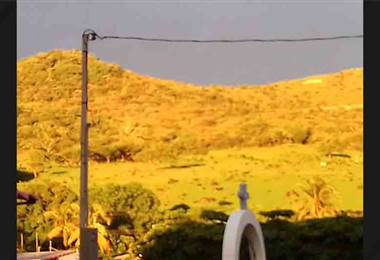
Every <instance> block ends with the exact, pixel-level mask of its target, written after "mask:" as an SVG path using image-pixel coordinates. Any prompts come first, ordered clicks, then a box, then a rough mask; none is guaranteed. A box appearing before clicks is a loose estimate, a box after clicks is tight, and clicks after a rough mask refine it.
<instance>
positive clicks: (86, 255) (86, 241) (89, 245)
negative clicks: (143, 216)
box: [79, 30, 98, 260]
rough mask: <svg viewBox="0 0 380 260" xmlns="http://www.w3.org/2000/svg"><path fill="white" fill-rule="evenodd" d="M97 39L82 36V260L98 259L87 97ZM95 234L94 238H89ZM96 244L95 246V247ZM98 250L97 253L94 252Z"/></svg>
mask: <svg viewBox="0 0 380 260" xmlns="http://www.w3.org/2000/svg"><path fill="white" fill-rule="evenodd" d="M95 39H96V33H95V32H94V31H92V30H85V31H84V32H83V34H82V111H81V135H80V139H81V141H80V144H81V167H80V223H79V225H80V248H79V258H80V259H81V260H93V259H97V253H98V252H97V244H96V243H97V241H96V240H95V241H94V239H90V238H91V237H94V236H95V237H96V229H95V230H94V229H89V228H88V192H87V186H88V123H87V111H88V96H87V79H88V76H87V60H88V42H89V41H92V40H95ZM94 232H95V234H94ZM89 234H93V236H89ZM94 243H95V245H94ZM95 250H96V252H94V251H95Z"/></svg>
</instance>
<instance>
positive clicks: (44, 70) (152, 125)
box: [17, 51, 363, 167]
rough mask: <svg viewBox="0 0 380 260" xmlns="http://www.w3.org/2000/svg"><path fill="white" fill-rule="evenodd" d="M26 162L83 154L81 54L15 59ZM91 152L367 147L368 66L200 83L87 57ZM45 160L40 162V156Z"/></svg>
mask: <svg viewBox="0 0 380 260" xmlns="http://www.w3.org/2000/svg"><path fill="white" fill-rule="evenodd" d="M17 76H18V77H17V137H18V143H17V148H18V150H17V151H18V163H19V165H20V166H23V167H26V165H36V164H37V165H38V164H39V163H41V162H51V161H55V162H59V163H65V164H76V163H78V161H79V150H80V145H79V133H80V103H81V102H80V101H81V56H80V52H77V51H51V52H48V53H41V54H38V55H36V56H34V57H31V58H27V59H24V60H22V61H20V62H19V63H18V65H17ZM89 99H90V100H89V109H90V112H89V121H90V123H91V128H90V137H89V138H90V141H89V143H90V151H91V158H92V159H93V160H97V161H105V160H108V161H112V160H154V159H162V158H173V157H175V156H177V155H180V154H186V153H204V152H207V151H209V150H213V149H220V148H229V147H250V146H273V145H279V144H283V143H303V144H305V145H317V146H318V147H319V149H320V151H321V152H324V153H325V152H338V151H343V150H347V149H349V150H361V149H362V141H363V130H362V127H363V113H362V112H363V111H362V108H363V71H362V69H352V70H346V71H342V72H340V73H335V74H329V75H320V76H314V77H310V78H306V79H298V80H292V81H286V82H278V83H274V84H270V85H265V86H240V87H234V88H227V87H223V86H205V87H201V86H195V85H191V84H185V83H179V82H175V81H168V80H160V79H156V78H152V77H146V76H142V75H138V74H136V73H133V72H131V71H125V70H123V69H122V68H120V66H118V65H113V64H106V63H103V62H102V61H100V60H98V59H96V58H95V57H94V56H90V57H89ZM37 162H38V163H37Z"/></svg>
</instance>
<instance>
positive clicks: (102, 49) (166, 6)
mask: <svg viewBox="0 0 380 260" xmlns="http://www.w3.org/2000/svg"><path fill="white" fill-rule="evenodd" d="M87 28H91V29H93V30H95V31H96V33H98V34H99V35H117V36H140V37H156V38H174V39H177V38H182V39H200V40H209V39H240V38H263V39H267V38H305V37H323V36H337V35H353V34H363V3H362V1H358V0H356V1H354V0H351V1H347V0H340V1H338V0H330V1H326V0H324V1H323V0H313V1H312V0H302V1H300V0H298V1H297V0H292V1H290V0H282V1H279V0H278V1H271V0H266V1H249V0H246V1H232V0H230V1H216V0H214V1H206V0H204V1H195V0H193V1H162V0H161V1H158V0H156V1H144V0H141V1H120V0H119V1H113V0H108V1H107V0H103V1H99V0H70V1H62V0H56V1H47V0H45V1H41V0H33V1H32V0H18V6H17V59H18V60H20V59H22V58H26V57H29V56H32V55H35V54H37V53H39V52H47V51H50V50H54V49H69V50H72V49H77V50H80V49H81V34H82V32H83V30H85V29H87ZM89 51H90V52H91V53H93V54H94V55H95V56H96V57H98V58H99V59H101V60H104V61H106V62H110V63H115V64H119V65H120V66H122V67H123V68H125V69H128V70H131V71H134V72H137V73H139V74H142V75H148V76H152V77H157V78H161V79H169V80H177V81H181V82H187V83H193V84H201V85H213V84H215V85H216V84H218V85H230V86H233V85H241V84H252V85H256V84H267V83H272V82H276V81H281V80H289V79H296V78H303V77H307V76H310V75H318V74H325V73H332V72H338V71H341V70H344V69H349V68H358V67H362V66H363V39H349V40H335V41H323V42H322V41H317V42H298V43H235V44H196V43H157V42H142V41H129V40H96V41H93V42H90V45H89Z"/></svg>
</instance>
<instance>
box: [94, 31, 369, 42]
mask: <svg viewBox="0 0 380 260" xmlns="http://www.w3.org/2000/svg"><path fill="white" fill-rule="evenodd" d="M90 34H92V35H94V36H95V37H96V38H98V39H100V40H105V39H116V40H137V41H149V42H170V43H245V42H261V43H274V42H311V41H328V40H342V39H357V38H363V35H362V34H358V35H340V36H330V37H314V38H293V39H292V38H273V39H259V38H251V39H236V40H226V39H214V40H196V39H167V38H146V37H137V36H114V35H106V36H100V35H98V34H97V33H95V32H94V31H91V32H90Z"/></svg>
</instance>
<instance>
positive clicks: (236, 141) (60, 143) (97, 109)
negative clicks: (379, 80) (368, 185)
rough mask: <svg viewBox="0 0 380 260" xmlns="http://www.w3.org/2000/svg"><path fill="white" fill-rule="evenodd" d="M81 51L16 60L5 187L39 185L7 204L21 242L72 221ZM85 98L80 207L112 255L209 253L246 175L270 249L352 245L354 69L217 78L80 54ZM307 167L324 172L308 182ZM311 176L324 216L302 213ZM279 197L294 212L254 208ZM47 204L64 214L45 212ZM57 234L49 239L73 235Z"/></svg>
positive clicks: (289, 251) (359, 151)
mask: <svg viewBox="0 0 380 260" xmlns="http://www.w3.org/2000/svg"><path fill="white" fill-rule="evenodd" d="M80 58H81V57H80V53H79V52H76V51H51V52H48V53H42V54H39V55H36V56H34V57H31V58H27V59H25V60H22V61H20V62H19V63H18V66H17V75H18V77H17V80H18V85H17V138H18V139H17V163H18V170H19V173H23V174H22V176H21V175H20V177H22V178H23V179H24V181H20V182H19V183H18V184H17V188H18V189H19V190H21V191H25V192H30V193H32V194H36V195H38V196H40V198H41V199H40V201H39V202H38V203H36V204H35V205H32V206H20V207H19V208H18V210H17V228H18V236H19V239H20V234H23V236H24V237H25V245H26V248H27V250H34V245H35V241H34V239H35V236H36V234H37V233H38V235H39V236H40V239H41V244H42V246H43V248H45V249H47V248H48V242H49V235H48V234H50V233H51V232H53V231H56V230H57V228H58V229H59V228H62V223H64V225H67V226H66V229H67V230H70V232H72V235H75V234H78V233H77V231H78V223H79V211H78V210H77V208H78V207H77V205H78V195H79V194H78V193H79V171H80V169H79V152H80V145H79V137H80V136H79V135H80V105H81V65H80ZM252 73H254V72H252ZM89 98H90V100H89V110H90V111H89V121H90V123H91V128H90V136H89V144H90V152H91V155H90V158H91V160H90V162H89V191H90V201H91V203H90V204H91V205H90V217H91V219H92V220H95V222H96V223H95V224H94V225H95V226H96V227H97V228H98V231H99V234H100V235H101V236H102V237H104V238H105V240H104V241H108V243H109V244H108V245H110V247H111V251H112V254H113V255H115V254H121V253H123V254H124V253H126V252H128V253H129V254H130V255H131V256H132V259H136V258H133V256H137V255H139V254H140V253H142V254H143V256H144V259H169V258H170V257H173V255H174V257H175V259H214V258H215V259H217V258H218V255H219V254H220V253H221V245H222V244H221V241H222V238H223V231H224V224H225V220H226V218H227V217H228V215H226V214H231V213H232V212H233V211H235V210H236V209H237V208H238V199H237V196H236V193H237V189H238V186H239V184H240V183H242V182H245V183H247V185H248V192H249V194H250V199H249V200H248V207H249V208H250V209H252V210H253V211H254V212H255V214H257V217H258V219H259V221H260V222H261V223H262V227H263V232H264V236H265V240H266V242H265V243H266V248H267V253H268V257H269V258H270V259H314V257H315V256H318V257H319V258H318V259H320V258H321V257H322V258H323V259H353V258H354V259H357V258H358V257H359V255H360V253H361V245H362V213H360V212H359V213H358V212H356V213H352V211H362V210H363V144H362V142H363V71H362V69H351V70H346V71H342V72H339V73H334V74H328V75H319V76H313V77H309V78H305V79H297V80H292V81H284V82H278V83H273V84H270V85H263V86H253V85H252V86H239V87H235V86H234V87H231V88H228V87H226V86H195V85H191V84H185V83H180V82H175V81H168V80H160V79H155V78H151V77H147V76H142V75H138V74H136V73H133V72H131V71H126V70H123V69H121V68H120V67H119V66H117V65H113V64H106V63H103V62H101V61H99V60H97V59H96V58H95V57H94V56H90V57H89ZM30 172H34V173H36V174H37V173H39V174H38V177H37V178H33V176H30ZM316 177H318V178H322V180H323V181H324V182H325V183H323V184H320V183H314V184H313V183H311V184H310V181H313V180H314V179H315V178H316ZM28 179H32V180H29V181H26V180H28ZM308 182H309V184H308ZM133 183H134V184H133ZM136 183H137V186H136ZM302 183H303V184H307V185H309V186H306V189H304V190H303V191H301V192H299V193H298V195H299V197H297V196H296V198H295V199H294V194H296V192H297V187H298V188H299V185H300V184H302ZM140 184H142V186H139V185H140ZM330 185H332V186H333V189H332V188H330ZM310 189H313V191H315V190H316V189H317V190H318V189H319V193H318V192H317V193H318V196H320V198H318V201H317V202H318V203H323V210H328V209H330V208H331V207H332V208H333V209H334V210H336V212H335V213H334V212H333V214H330V215H329V216H330V218H322V219H317V220H313V219H312V220H310V218H314V217H316V215H315V214H314V215H313V214H311V215H309V216H306V217H305V214H303V212H304V211H303V209H306V210H309V213H310V212H312V211H313V209H314V206H315V204H316V203H315V202H316V200H315V197H312V199H310V198H311V197H310V194H311V193H310V192H309V191H310ZM332 190H333V191H332ZM105 194H106V195H105ZM313 194H316V193H313ZM296 195H297V194H296ZM300 198H302V199H303V200H298V201H297V199H300ZM310 202H312V203H310ZM297 203H298V204H297ZM73 204H74V206H73ZM299 206H302V208H303V209H302V208H300V207H299ZM288 209H292V210H294V211H295V213H296V215H295V216H294V217H291V218H289V219H287V220H278V219H274V220H269V219H268V217H265V216H264V215H260V214H259V212H261V211H267V213H268V212H269V214H272V215H273V214H277V213H278V211H283V210H288ZM342 211H343V212H342ZM350 211H351V213H349V212H350ZM49 212H50V213H49ZM52 212H55V213H56V214H55V215H56V216H62V217H63V218H66V217H68V218H69V221H66V220H65V221H63V222H62V219H61V218H59V217H56V218H53V219H48V218H46V216H45V215H46V214H47V213H49V214H51V213H52ZM276 212H277V213H276ZM339 212H340V213H339ZM99 214H100V215H99ZM102 214H105V215H104V216H105V217H106V218H108V219H111V220H112V221H111V222H110V223H111V224H107V223H106V222H104V219H103V220H102V219H101V218H100V216H101V215H102ZM342 214H350V215H349V216H342ZM355 214H356V215H355ZM302 215H303V217H304V219H305V220H304V221H299V220H300V219H301V218H299V217H300V216H302ZM358 215H359V216H361V217H359V218H357V216H358ZM104 216H103V217H104ZM267 216H268V215H267ZM317 217H318V218H319V217H320V216H317ZM97 218H99V219H97ZM223 223H224V224H223ZM62 230H63V229H62ZM56 233H57V232H56ZM59 235H60V234H58V236H56V238H57V239H58V240H54V246H55V247H59V248H69V247H74V244H71V245H68V244H65V242H64V237H65V235H62V234H61V236H62V237H60V236H59ZM66 238H67V236H66ZM69 240H71V235H70V239H69ZM73 241H74V242H75V240H73ZM104 241H103V242H104ZM67 243H68V242H67ZM69 244H70V243H69ZM105 244H106V245H107V243H105ZM103 245H104V244H103ZM168 252H170V254H171V256H168V255H166V254H167V253H168ZM321 252H323V256H322V255H321ZM219 258H220V257H219Z"/></svg>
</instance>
